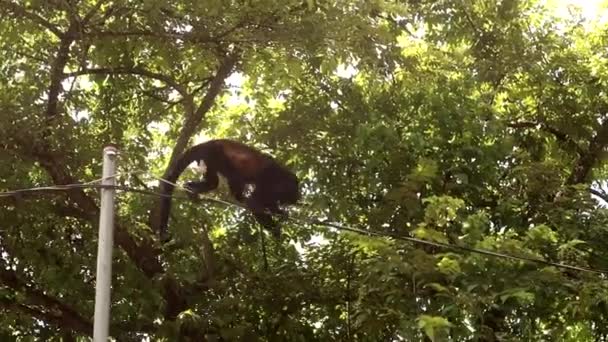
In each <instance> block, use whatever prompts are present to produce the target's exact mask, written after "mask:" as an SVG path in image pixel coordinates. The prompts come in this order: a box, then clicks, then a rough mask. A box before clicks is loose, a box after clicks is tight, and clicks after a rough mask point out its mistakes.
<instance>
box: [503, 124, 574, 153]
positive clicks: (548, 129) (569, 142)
mask: <svg viewBox="0 0 608 342" xmlns="http://www.w3.org/2000/svg"><path fill="white" fill-rule="evenodd" d="M507 126H509V127H512V128H540V129H541V130H544V131H546V132H549V133H551V134H553V136H554V137H555V139H557V140H558V141H561V142H563V143H566V144H567V145H568V146H570V147H572V148H574V150H575V151H576V153H578V154H579V155H582V154H584V153H585V151H584V150H583V149H582V148H581V147H580V145H579V144H578V143H577V142H576V141H574V139H572V138H571V137H570V136H568V135H567V134H566V133H564V132H561V131H559V130H558V129H556V128H555V127H551V126H549V125H548V124H546V123H540V122H534V121H518V122H512V123H509V124H508V125H507Z"/></svg>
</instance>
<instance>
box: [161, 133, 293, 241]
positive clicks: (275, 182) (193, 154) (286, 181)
mask: <svg viewBox="0 0 608 342" xmlns="http://www.w3.org/2000/svg"><path fill="white" fill-rule="evenodd" d="M194 161H196V162H197V163H198V165H199V167H202V166H203V164H204V167H205V168H206V172H205V175H204V179H203V180H202V181H199V182H188V183H186V187H187V188H188V189H190V190H191V191H192V192H193V193H194V195H193V196H195V197H196V194H199V193H204V192H209V191H211V190H214V189H216V188H217V186H218V181H219V179H218V173H219V174H221V175H222V176H224V177H225V178H226V180H227V181H228V186H229V188H230V192H231V194H232V195H233V196H234V197H235V199H236V200H238V201H239V202H245V204H246V206H247V207H248V208H249V209H250V210H251V211H252V213H253V215H254V217H255V218H256V220H257V221H258V222H259V223H260V224H261V225H262V226H263V227H264V228H266V229H268V230H269V231H270V232H272V234H273V235H274V236H275V237H279V236H280V233H281V231H280V228H279V227H278V225H277V224H276V222H275V221H274V220H273V219H272V215H271V214H270V213H273V214H281V215H285V214H286V213H285V212H284V211H283V210H281V208H279V205H280V204H296V202H297V201H298V200H299V199H300V190H299V182H298V178H297V177H296V175H295V174H293V173H292V172H291V171H289V170H288V169H286V168H285V167H284V166H282V165H280V164H279V163H277V161H276V160H274V159H273V158H272V157H271V156H269V155H267V154H265V153H262V152H260V151H258V150H256V149H254V148H252V147H249V146H247V145H245V144H242V143H240V142H237V141H232V140H227V139H218V140H210V141H207V142H204V143H202V144H199V145H196V146H193V147H191V148H190V149H188V150H187V151H186V152H184V154H182V155H181V156H180V157H179V159H178V160H177V162H176V163H175V164H174V166H173V167H172V168H171V169H170V170H168V172H167V174H166V175H165V179H166V180H168V181H169V182H171V183H175V182H176V181H177V179H178V178H179V176H180V175H181V174H182V172H184V170H185V169H186V167H188V165H190V164H191V163H192V162H194ZM247 184H253V185H254V186H255V189H254V190H253V192H252V193H251V195H250V196H249V198H247V199H245V198H244V195H243V192H244V190H245V186H246V185H247ZM173 188H174V186H173V185H171V184H168V183H165V182H161V184H160V190H161V193H162V194H163V195H171V193H172V192H173ZM170 210H171V197H170V196H164V197H162V198H161V202H160V221H159V222H160V223H159V232H160V236H161V237H162V238H165V236H166V232H167V223H168V221H169V212H170ZM267 211H268V212H270V213H268V212H267Z"/></svg>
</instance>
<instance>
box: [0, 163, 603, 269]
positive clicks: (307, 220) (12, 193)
mask: <svg viewBox="0 0 608 342" xmlns="http://www.w3.org/2000/svg"><path fill="white" fill-rule="evenodd" d="M117 175H118V174H116V175H113V176H111V177H116V176H117ZM152 178H155V179H157V180H159V181H161V182H165V183H167V184H171V185H173V186H175V187H177V188H180V189H183V190H184V191H187V192H190V193H192V191H191V190H190V189H188V188H186V187H183V186H181V185H179V184H176V183H173V182H170V181H168V180H166V179H163V178H160V177H156V176H152ZM101 180H103V178H101V179H96V180H93V181H90V182H86V183H77V184H65V185H53V186H42V187H35V188H29V189H19V190H12V191H6V192H0V197H10V196H20V195H22V194H27V193H35V192H43V191H66V190H70V189H85V188H93V189H102V188H106V189H116V190H120V191H126V192H133V193H140V194H144V195H150V196H158V197H171V198H174V199H178V200H193V199H192V198H190V197H189V196H177V195H165V194H162V193H159V192H155V191H151V190H146V189H138V188H133V187H129V186H122V185H102V184H97V183H99V182H100V181H101ZM199 198H200V201H203V202H211V203H215V204H221V205H224V206H236V207H239V208H244V206H243V205H241V204H239V203H236V202H230V201H224V200H220V199H216V198H212V197H208V196H200V197H199ZM194 201H197V200H194ZM288 220H290V221H293V222H296V223H304V224H312V225H320V226H325V227H329V228H334V229H337V230H342V231H350V232H353V233H358V234H362V235H369V236H375V237H382V238H391V239H395V240H400V241H406V242H413V243H417V244H423V245H427V246H434V247H439V248H444V249H451V250H458V251H465V252H470V253H476V254H481V255H487V256H492V257H498V258H504V259H510V260H517V261H525V262H531V263H537V264H543V265H547V266H554V267H557V268H562V269H568V270H573V271H581V272H591V273H596V274H606V275H608V270H598V269H593V268H589V267H584V266H573V265H568V264H562V263H557V262H551V261H547V260H543V259H539V258H533V257H525V256H516V255H511V254H505V253H500V252H493V251H490V250H486V249H479V248H473V247H468V246H464V245H454V244H449V243H443V242H436V241H429V240H423V239H418V238H414V237H409V236H403V235H397V234H392V233H384V232H375V231H370V230H364V229H360V228H355V227H352V226H347V225H342V224H338V223H334V222H330V221H327V220H319V219H310V218H295V217H290V218H288Z"/></svg>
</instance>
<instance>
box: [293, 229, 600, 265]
mask: <svg viewBox="0 0 608 342" xmlns="http://www.w3.org/2000/svg"><path fill="white" fill-rule="evenodd" d="M292 220H295V221H301V220H299V219H295V218H294V219H292ZM308 223H310V224H316V225H322V226H326V227H331V228H335V229H338V230H345V231H350V232H354V233H358V234H364V235H372V236H377V237H385V238H392V239H395V240H401V241H407V242H414V243H418V244H423V245H428V246H434V247H440V248H446V249H452V250H460V251H466V252H471V253H477V254H482V255H488V256H493V257H499V258H505V259H511V260H518V261H526V262H533V263H537V264H544V265H547V266H554V267H558V268H563V269H569V270H573V271H583V272H591V273H597V274H607V275H608V270H598V269H593V268H590V267H584V266H573V265H568V264H562V263H557V262H552V261H547V260H543V259H538V258H532V257H525V256H517V255H511V254H505V253H500V252H493V251H489V250H487V249H479V248H473V247H468V246H463V245H453V244H449V243H443V242H435V241H429V240H422V239H418V238H414V237H409V236H403V235H397V234H391V233H380V232H374V231H368V230H363V229H359V228H354V227H349V226H344V225H340V224H337V223H332V222H327V221H321V220H317V219H312V220H310V221H309V222H308Z"/></svg>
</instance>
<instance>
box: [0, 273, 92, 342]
mask: <svg viewBox="0 0 608 342" xmlns="http://www.w3.org/2000/svg"><path fill="white" fill-rule="evenodd" d="M0 281H1V282H2V284H4V285H5V286H7V287H9V288H11V289H12V290H14V291H16V292H21V293H23V294H24V295H25V298H26V301H27V302H29V303H31V304H30V305H26V304H22V303H18V302H16V301H11V300H8V299H1V298H0V303H2V304H3V305H9V306H11V307H14V308H17V309H19V310H21V311H23V312H25V313H27V314H30V315H32V316H35V317H38V318H40V319H42V320H44V321H45V322H49V323H53V324H55V325H57V326H59V327H62V328H65V327H68V328H70V329H72V330H74V331H78V332H81V333H84V334H87V335H92V332H93V325H92V324H91V322H89V321H88V320H86V319H85V318H83V317H82V316H80V314H79V313H78V312H77V311H76V310H74V309H72V308H71V307H69V306H68V305H67V304H65V303H62V302H60V301H59V300H58V299H56V298H53V297H50V296H48V295H46V294H44V293H43V292H42V291H40V290H37V289H35V288H34V287H32V286H30V285H28V284H26V283H25V282H23V281H22V280H21V279H19V277H18V276H17V274H15V273H14V272H12V271H9V270H6V269H5V267H2V269H0ZM32 305H33V306H36V307H39V308H33V307H32Z"/></svg>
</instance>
